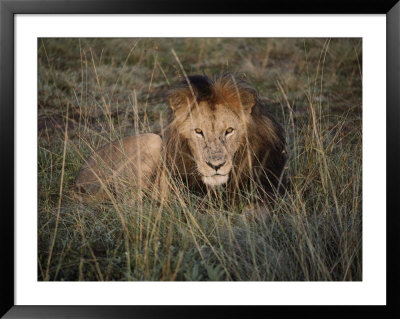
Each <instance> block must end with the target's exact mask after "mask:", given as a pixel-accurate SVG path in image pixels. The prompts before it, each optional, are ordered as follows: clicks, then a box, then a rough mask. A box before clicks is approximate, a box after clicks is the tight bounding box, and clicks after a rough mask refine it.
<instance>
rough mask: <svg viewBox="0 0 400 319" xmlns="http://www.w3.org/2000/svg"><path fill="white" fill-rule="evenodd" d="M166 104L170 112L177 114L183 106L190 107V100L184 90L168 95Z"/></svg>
mask: <svg viewBox="0 0 400 319" xmlns="http://www.w3.org/2000/svg"><path fill="white" fill-rule="evenodd" d="M168 103H169V107H170V108H171V110H172V111H174V112H177V111H178V110H180V109H181V108H182V107H184V106H186V107H188V106H190V104H191V99H189V95H188V92H186V90H178V91H175V92H172V93H170V94H169V97H168Z"/></svg>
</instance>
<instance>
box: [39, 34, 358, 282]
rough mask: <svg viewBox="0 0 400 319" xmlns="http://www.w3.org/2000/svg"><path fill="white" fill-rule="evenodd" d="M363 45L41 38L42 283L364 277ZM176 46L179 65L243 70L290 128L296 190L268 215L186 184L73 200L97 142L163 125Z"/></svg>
mask: <svg viewBox="0 0 400 319" xmlns="http://www.w3.org/2000/svg"><path fill="white" fill-rule="evenodd" d="M361 49H362V42H361V39H278V38H275V39H233V38H224V39H217V38H213V39H202V38H187V39H65V38H63V39H39V40H38V184H39V185H38V186H39V187H38V189H39V192H38V280H51V281H54V280H55V281H77V280H96V281H97V280H107V281H111V280H112V281H115V280H146V281H151V280H157V281H159V280H166V281H171V280H189V281H198V280H212V281H220V280H246V281H259V280H262V281H271V280H276V281H294V280H297V281H304V280H311V281H315V280H318V281H342V280H346V281H351V280H352V281H358V280H362V203H361V195H362V179H361V177H362V161H361V159H362V129H361V124H362V123H361V117H362V100H361V88H362V67H361V66H362V50H361ZM175 53H176V56H177V57H178V59H179V61H180V63H181V64H182V66H183V68H184V69H185V72H186V73H187V74H198V73H203V72H205V73H206V74H209V75H212V74H218V73H222V72H226V71H230V72H238V73H244V74H245V75H246V77H247V79H248V81H249V82H250V83H251V84H252V85H254V86H255V87H256V88H257V89H258V91H259V93H260V95H261V96H262V98H263V100H264V102H265V104H266V105H267V106H268V108H269V110H270V111H271V112H272V113H273V114H274V115H275V116H276V118H277V119H278V120H279V122H280V123H282V125H283V126H284V128H285V131H286V134H287V144H288V147H287V152H288V155H289V162H288V169H287V177H288V179H289V181H290V184H291V189H290V192H289V193H288V194H286V195H285V196H283V197H281V198H278V199H277V202H276V204H275V206H274V208H272V209H270V210H269V211H268V212H264V215H263V218H259V217H257V216H258V215H257V213H256V212H255V213H254V214H246V213H245V212H244V209H243V207H244V205H242V206H240V205H239V207H238V206H236V205H235V206H234V205H230V204H229V203H222V202H221V201H218V200H209V199H207V198H199V197H197V196H196V195H194V194H191V193H190V192H186V191H185V190H184V189H181V190H179V191H178V193H177V194H175V195H174V196H172V195H171V196H169V197H168V201H167V202H164V203H162V204H160V203H159V202H157V201H155V200H152V199H151V198H148V197H144V198H142V199H141V200H136V201H133V200H132V198H130V197H129V196H127V197H123V200H118V201H114V202H112V203H93V204H91V205H84V204H81V203H77V202H76V201H74V200H72V198H71V197H70V191H71V189H72V187H73V181H74V177H75V175H76V173H77V172H78V170H79V168H80V166H81V165H82V163H83V161H84V159H85V158H86V157H87V156H89V155H90V154H91V152H92V151H93V150H95V149H98V148H99V147H101V146H102V145H104V144H105V143H107V142H109V141H112V140H115V139H118V138H120V137H123V136H126V135H132V134H136V133H145V132H152V131H157V130H158V129H159V128H160V127H161V126H162V125H165V123H166V122H165V121H166V117H167V116H166V113H167V112H168V106H167V103H166V94H167V91H168V89H169V88H170V87H171V86H172V85H174V84H175V83H177V82H178V81H179V80H180V79H182V77H183V74H182V70H181V68H180V66H179V63H178V61H177V59H175V57H174V54H175ZM128 195H129V194H128ZM248 197H249V199H251V197H252V194H249V195H248ZM245 201H246V200H245ZM245 201H244V202H245ZM222 204H224V205H222Z"/></svg>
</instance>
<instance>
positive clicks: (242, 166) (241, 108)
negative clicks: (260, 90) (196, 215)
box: [76, 75, 286, 194]
mask: <svg viewBox="0 0 400 319" xmlns="http://www.w3.org/2000/svg"><path fill="white" fill-rule="evenodd" d="M169 104H170V107H171V109H172V110H173V117H172V119H171V121H170V123H169V125H168V126H167V127H166V128H165V129H164V130H163V131H162V132H161V136H162V143H161V139H160V138H159V136H158V135H155V134H143V135H138V136H135V137H130V138H128V139H127V138H124V139H122V140H121V141H119V142H118V143H119V144H118V143H117V142H114V144H110V145H108V146H106V147H104V148H103V149H102V150H100V151H98V152H96V153H95V154H94V155H93V156H92V157H91V158H90V159H89V160H88V161H87V163H86V164H85V165H84V167H83V168H82V169H81V171H80V172H79V174H78V176H77V179H76V181H77V183H76V185H78V184H79V185H91V186H90V187H93V186H92V185H97V187H98V186H99V185H100V184H104V183H102V182H101V181H102V180H104V181H107V183H108V184H109V183H110V182H111V183H112V181H113V180H115V175H117V176H120V175H123V177H124V178H125V179H127V180H130V178H129V174H128V173H129V172H130V173H131V180H132V181H133V182H132V183H130V185H129V186H130V187H137V186H138V185H139V186H140V187H149V186H150V185H154V184H153V183H154V180H155V179H156V176H157V175H159V174H161V171H162V170H159V169H158V168H160V167H161V166H163V167H164V168H166V169H167V170H168V171H169V172H170V173H171V174H169V175H172V176H173V177H178V178H179V179H180V180H182V181H183V182H184V183H185V184H186V185H187V186H188V187H189V188H191V189H207V188H215V187H217V186H219V185H224V186H223V187H227V188H228V190H230V191H234V190H240V189H241V188H243V187H246V186H248V185H249V184H250V183H251V182H254V183H253V184H254V185H257V188H258V190H259V191H260V193H261V194H262V193H264V194H271V193H273V192H274V190H276V188H277V187H278V185H279V184H280V183H281V182H282V172H283V168H284V165H285V162H286V155H285V150H284V147H285V139H284V134H283V130H282V128H281V126H280V125H279V124H278V123H277V122H276V121H275V120H274V119H273V117H272V116H271V115H270V114H269V113H268V112H267V110H266V108H265V106H264V105H263V104H262V103H261V102H260V100H259V98H258V96H257V93H256V91H255V90H254V89H253V88H251V87H250V86H248V85H247V84H246V83H244V82H241V81H240V82H238V81H237V80H235V79H234V78H233V77H232V76H231V75H225V76H221V77H219V78H216V79H215V80H214V81H212V80H210V79H209V78H207V77H205V76H193V77H189V78H188V79H187V81H186V82H185V84H183V85H182V86H180V87H178V88H176V89H175V90H173V91H172V92H171V94H170V96H169ZM155 136H157V137H155ZM116 143H117V144H116ZM121 143H122V145H124V147H123V149H124V151H123V152H121V151H120V149H121V148H120V147H117V148H115V145H121ZM149 143H154V144H153V145H150V146H149ZM112 145H114V146H112ZM110 149H112V150H113V151H111V153H110ZM105 150H108V151H105ZM122 153H125V154H124V156H122ZM110 154H112V156H110ZM126 155H128V156H126ZM160 158H162V159H163V161H160V160H159V159H160ZM99 159H100V162H102V163H103V164H104V163H106V164H107V165H106V166H107V167H109V168H111V169H108V170H106V171H104V170H102V174H99V173H98V171H99V166H100V165H99V161H98V160H99ZM127 159H128V160H129V164H128V165H126V164H124V161H126V160H127ZM115 162H117V163H118V165H117V166H118V167H128V168H129V170H127V169H122V170H121V169H120V170H119V171H121V173H116V171H117V172H119V171H118V170H116V168H115V167H114V166H115V165H114V164H113V165H114V166H113V165H110V163H115ZM132 163H135V164H134V165H133V164H132ZM113 177H114V179H113ZM158 180H162V179H158ZM128 184H129V183H128ZM100 186H101V185H100ZM103 186H105V185H103ZM159 186H160V185H159ZM100 188H104V187H100ZM87 189H88V187H86V189H85V190H86V191H87ZM113 189H114V190H117V191H118V188H116V187H115V186H113Z"/></svg>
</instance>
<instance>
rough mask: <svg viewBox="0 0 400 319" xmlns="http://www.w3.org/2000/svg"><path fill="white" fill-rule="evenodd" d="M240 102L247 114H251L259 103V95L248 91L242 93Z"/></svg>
mask: <svg viewBox="0 0 400 319" xmlns="http://www.w3.org/2000/svg"><path fill="white" fill-rule="evenodd" d="M240 102H241V105H242V107H243V110H244V111H245V112H246V113H251V110H252V109H253V107H254V105H256V103H257V93H256V92H255V91H254V90H251V89H246V90H241V92H240Z"/></svg>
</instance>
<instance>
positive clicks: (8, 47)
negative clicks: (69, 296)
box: [0, 0, 400, 318]
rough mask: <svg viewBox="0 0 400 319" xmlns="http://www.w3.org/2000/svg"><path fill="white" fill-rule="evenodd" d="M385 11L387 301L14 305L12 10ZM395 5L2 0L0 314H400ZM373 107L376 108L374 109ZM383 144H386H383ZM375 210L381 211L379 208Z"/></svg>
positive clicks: (399, 67) (398, 9)
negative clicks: (371, 303)
mask: <svg viewBox="0 0 400 319" xmlns="http://www.w3.org/2000/svg"><path fill="white" fill-rule="evenodd" d="M39 13H40V14H120V13H124V14H132V13H134V14H146V13H152V14H172V13H173V14H183V13H185V14H221V13H226V14H228V13H236V14H237V13H246V14H253V13H257V14H261V13H262V14H279V13H285V14H294V13H297V14H303V13H313V14H326V13H329V14H385V15H386V21H387V29H386V39H387V42H386V43H387V47H386V49H387V70H386V71H387V105H386V112H387V118H386V124H387V132H386V134H387V137H386V145H387V153H386V165H387V166H386V167H387V174H386V176H387V185H386V186H387V203H386V205H387V206H386V207H387V211H386V217H387V305H386V306H290V307H281V306H240V307H226V306H16V305H15V303H14V295H15V290H14V266H15V264H14V226H15V225H14V186H15V183H14V175H15V171H14V170H15V166H14V160H15V155H14V143H15V140H14V128H15V127H14V17H15V15H16V14H39ZM399 17H400V3H399V2H398V0H390V1H382V0H379V1H376V0H369V1H366V0H364V1H363V0H353V1H351V0H348V1H341V0H336V1H333V0H328V1H317V0H309V1H277V2H273V3H267V2H266V1H264V2H260V1H259V2H255V1H254V2H253V1H246V3H245V4H244V3H230V4H227V3H226V2H222V1H221V2H217V1H215V0H214V1H209V0H204V1H201V2H190V1H178V0H172V1H163V0H136V1H125V0H83V1H76V0H69V1H68V0H53V1H40V0H32V1H30V0H22V1H20V0H15V1H12V0H0V21H1V25H0V32H1V35H0V37H1V38H0V41H1V42H0V43H1V44H0V45H1V47H0V58H1V61H0V63H1V64H0V150H1V155H0V167H1V173H0V174H1V175H0V176H1V178H0V181H1V182H2V185H3V189H2V191H1V198H2V206H1V209H0V211H1V224H2V226H3V227H2V230H1V231H0V236H1V242H2V243H3V247H2V249H1V251H2V254H1V262H0V265H1V270H2V271H1V284H0V286H1V288H0V289H1V297H0V300H1V308H0V315H2V316H4V318H67V317H68V318H77V317H79V318H153V317H154V318H163V317H171V318H176V317H185V318H186V317H188V318H191V317H202V318H204V317H206V316H207V317H208V316H210V315H211V316H218V317H219V318H221V317H227V316H231V315H237V316H241V317H247V316H250V315H256V313H257V314H261V315H265V316H266V315H270V316H287V315H289V316H290V315H293V316H296V317H310V316H311V317H312V316H317V315H318V316H319V315H323V316H325V317H326V316H328V317H335V318H337V317H341V318H348V317H352V318H354V317H355V316H363V315H365V316H367V315H369V316H372V317H376V318H394V317H400V311H399V306H398V298H397V296H398V294H397V288H398V286H399V279H398V278H399V276H398V274H396V271H397V267H396V260H397V257H398V255H399V252H398V247H396V246H397V243H399V232H398V230H397V229H396V228H397V227H398V226H399V223H398V217H397V214H398V212H399V211H400V210H399V204H398V201H397V198H396V195H397V192H398V191H397V187H396V184H395V183H396V182H397V180H398V179H399V173H398V171H399V170H398V168H397V164H398V163H399V162H400V156H399V143H398V136H400V125H399V124H400V123H399V119H400V111H399V109H400V108H399V106H400V89H399V88H400V73H399V72H400V62H399V58H400V22H399V21H400V20H399ZM377 107H378V106H377ZM382 143H383V141H382ZM377 213H379V212H377Z"/></svg>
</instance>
